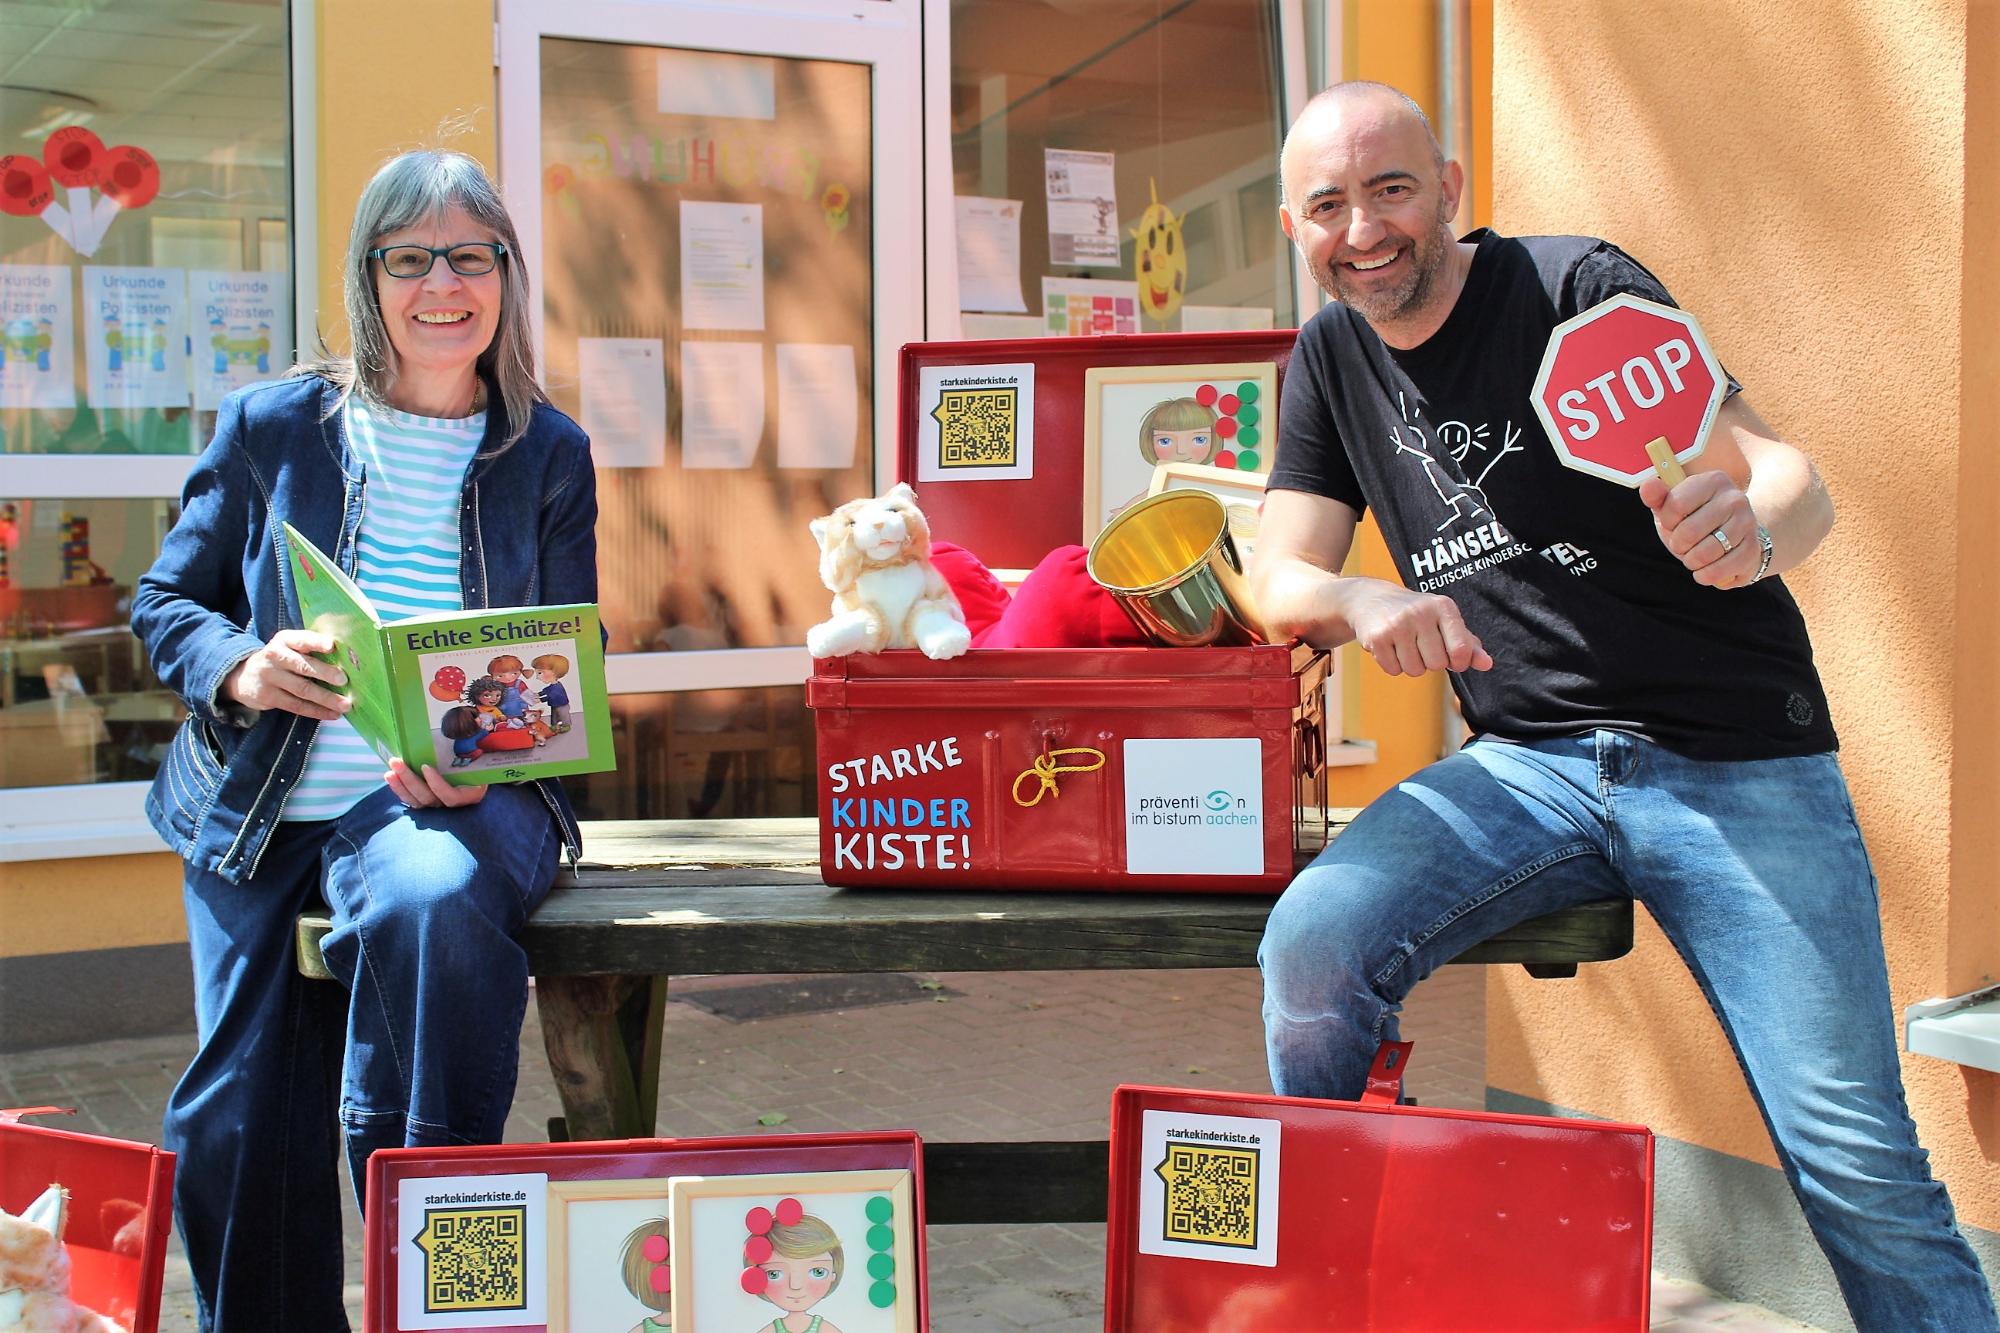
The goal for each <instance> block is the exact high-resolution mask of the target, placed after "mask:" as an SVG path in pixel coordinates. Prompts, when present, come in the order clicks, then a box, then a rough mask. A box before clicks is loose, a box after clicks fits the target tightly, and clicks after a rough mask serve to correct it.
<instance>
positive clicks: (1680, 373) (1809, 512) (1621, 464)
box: [1534, 295, 1833, 588]
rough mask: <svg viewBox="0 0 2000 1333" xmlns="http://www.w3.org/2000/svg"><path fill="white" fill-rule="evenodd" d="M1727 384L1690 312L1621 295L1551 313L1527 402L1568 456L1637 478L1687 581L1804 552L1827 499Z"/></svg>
mask: <svg viewBox="0 0 2000 1333" xmlns="http://www.w3.org/2000/svg"><path fill="white" fill-rule="evenodd" d="M1725 392H1726V382H1725V379H1724V376H1723V374H1722V369H1721V366H1720V365H1719V364H1718V363H1717V361H1716V359H1715V355H1714V353H1713V352H1712V351H1710V350H1709V347H1708V342H1707V340H1706V339H1705V338H1704V337H1703V336H1702V333H1701V328H1700V326H1699V325H1698V324H1696V323H1695V321H1694V319H1693V317H1692V316H1690V315H1688V314H1686V313H1685V312H1683V311H1680V310H1677V309H1674V308H1673V307H1672V306H1667V305H1661V304H1659V303H1657V302H1653V301H1648V300H1644V299H1642V298H1640V297H1636V296H1630V295H1620V296H1616V297H1613V298H1612V299H1611V300H1609V301H1605V302H1603V303H1602V304H1600V305H1598V306H1595V307H1593V308H1591V309H1589V310H1586V311H1584V312H1583V313H1582V314H1580V315H1578V316H1576V317H1575V318H1574V319H1571V320H1568V321H1566V322H1565V323H1563V324H1561V325H1559V326H1557V328H1556V330H1555V332H1554V333H1553V334H1552V335H1551V336H1550V338H1549V347H1548V351H1547V353H1546V354H1545V355H1544V357H1543V359H1542V369H1541V373H1540V375H1539V376H1538V377H1537V378H1536V382H1535V392H1534V406H1535V411H1536V413H1537V414H1538V415H1539V416H1540V417H1541V419H1542V424H1543V426H1544V427H1545V428H1546V429H1547V431H1548V434H1549V439H1550V441H1551V443H1553V444H1554V446H1555V448H1556V452H1557V454H1558V455H1559V456H1560V457H1561V458H1562V461H1563V462H1564V464H1565V465H1567V466H1569V467H1572V468H1575V469H1576V470H1578V471H1581V472H1587V473H1589V474H1591V475H1592V476H1598V477H1603V478H1604V479H1605V480H1607V481H1615V482H1618V483H1619V484H1621V485H1626V486H1634V487H1637V488H1638V491H1639V499H1640V501H1641V502H1642V503H1643V504H1645V506H1646V507H1647V508H1648V509H1650V510H1651V511H1652V513H1653V523H1654V527H1655V529H1656V530H1657V531H1658V533H1659V535H1660V541H1661V542H1662V543H1663V544H1664V545H1665V546H1666V548H1667V550H1668V551H1670V552H1672V553H1673V555H1674V558H1675V559H1677V560H1679V561H1680V562H1681V563H1682V564H1683V565H1685V566H1686V567H1687V569H1688V570H1689V572H1690V573H1692V574H1693V575H1694V579H1695V582H1697V583H1700V584H1703V585H1705V586H1708V587H1715V588H1740V587H1744V586H1747V585H1748V584H1750V583H1753V582H1755V581H1756V580H1757V579H1759V578H1762V577H1764V576H1766V575H1769V574H1773V573H1777V572H1779V571H1781V570H1783V569H1786V568H1789V567H1790V566H1791V565H1792V564H1795V563H1797V561H1799V560H1801V559H1803V558H1804V557H1805V556H1806V555H1807V554H1809V553H1810V552H1811V551H1812V550H1813V548H1814V547H1815V546H1817V545H1818V544H1819V542H1820V540H1821V539H1822V538H1824V537H1825V535H1826V533H1827V532H1828V531H1829V530H1830V529H1831V527H1832V525H1833V509H1832V505H1831V503H1830V502H1829V501H1828V500H1827V497H1826V492H1825V489H1824V488H1823V487H1822V486H1821V485H1820V484H1819V479H1818V477H1817V475H1816V474H1815V473H1814V472H1813V469H1812V465H1811V464H1810V462H1808V461H1807V460H1806V458H1805V456H1804V455H1803V454H1801V453H1800V452H1799V451H1798V450H1796V449H1794V448H1793V447H1791V446H1790V445H1788V444H1785V443H1784V442H1782V441H1781V440H1779V439H1778V437H1777V435H1776V433H1775V432H1773V431H1772V430H1771V428H1770V427H1769V426H1768V425H1766V424H1765V423H1764V421H1763V419H1762V418H1761V417H1759V416H1758V415H1757V413H1756V412H1755V411H1754V410H1753V409H1752V408H1751V407H1750V405H1749V404H1748V403H1746V402H1745V401H1744V400H1743V396H1742V395H1741V394H1740V393H1739V394H1736V395H1734V396H1733V397H1729V398H1728V399H1727V401H1724V396H1725ZM1684 462H1686V463H1692V464H1693V465H1694V467H1695V471H1694V472H1693V473H1692V474H1690V473H1688V472H1685V471H1683V469H1682V466H1681V465H1682V463H1684Z"/></svg>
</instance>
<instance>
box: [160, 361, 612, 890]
mask: <svg viewBox="0 0 2000 1333" xmlns="http://www.w3.org/2000/svg"><path fill="white" fill-rule="evenodd" d="M336 393H337V390H336V389H335V388H334V386H333V385H331V384H329V383H328V382H326V381H325V380H323V379H321V378H319V377H318V376H314V375H304V376H298V377H295V378H292V379H285V380H278V381H275V382H272V383H268V384H256V385H252V386H250V387H249V388H246V389H244V390H242V391H241V392H238V393H234V394H231V395H230V396H229V397H228V398H227V399H225V400H224V401H223V404H222V411H221V414H220V415H219V416H218V418H217V420H216V426H215V438H214V439H213V440H212V441H210V442H209V446H208V448H207V450H205V451H204V452H203V454H202V456H201V459H200V460H199V461H198V462H197V463H196V464H195V467H194V471H193V472H192V473H191V474H190V475H189V477H188V480H187V486H186V488H185V489H184V491H183V492H182V496H181V517H180V521H179V522H178V523H176V524H175V525H174V528H173V531H172V532H170V533H168V534H167V539H166V542H165V544H164V545H163V546H162V547H161V548H160V558H159V560H158V561H157V562H156V563H155V564H154V565H153V567H152V569H150V570H148V571H147V573H146V575H145V577H143V578H141V579H140V580H139V588H138V592H137V593H136V594H135V595H134V597H133V600H132V629H133V632H134V633H136V634H137V635H138V636H139V638H140V640H141V642H143V643H144V645H145V648H146V654H147V656H148V657H149V658H150V659H151V661H152V664H153V669H154V670H155V671H156V672H158V673H159V677H160V679H161V680H162V681H163V682H165V684H166V685H167V687H168V688H169V689H171V690H173V691H174V693H176V694H178V695H179V696H180V697H181V699H182V700H183V701H185V702H186V704H187V707H188V717H187V720H186V722H184V723H183V724H182V725H181V728H180V730H179V731H177V732H176V733H175V734H174V739H173V743H172V744H171V745H170V746H169V747H168V749H167V755H166V758H165V760H164V761H163V762H162V763H161V765H160V771H159V775H158V776H157V777H155V778H154V780H153V786H152V790H151V791H150V792H149V793H148V794H147V797H146V814H147V817H148V818H149V819H150V820H151V821H152V824H153V827H154V829H156V830H157V831H158V832H159V834H160V836H161V837H163V838H165V839H166V840H167V843H168V845H170V846H171V847H173V849H174V850H175V851H177V852H179V853H180V854H181V856H182V857H183V858H185V859H187V860H188V861H190V862H192V863H194V864H196V865H198V866H200V867H201V868H202V869H204V870H210V871H213V872H214V873H216V874H218V875H221V876H222V877H223V878H225V879H228V880H230V881H232V882H239V881H241V880H244V879H248V878H249V877H251V876H252V875H254V874H255V873H256V870H257V863H258V860H259V859H260V858H261V857H262V855H263V852H264V848H265V846H266V845H267V844H268V843H269V842H270V840H271V835H272V833H273V832H275V831H276V829H277V825H278V815H279V812H280V811H281V810H282V809H283V808H284V804H285V798H286V797H287V796H289V795H290V794H291V791H292V789H293V788H294V787H295V786H297V784H298V780H299V775H300V774H301V773H302V772H303V771H304V770H305V763H306V752H307V751H308V750H309V749H310V748H311V747H312V742H313V737H314V735H315V734H316V733H317V732H318V730H319V723H317V722H315V721H313V720H311V719H309V718H303V717H299V716H298V715H296V714H293V713H286V712H281V711H278V710H272V711H269V712H264V713H256V712H253V711H252V710H250V709H246V708H244V707H242V706H241V705H240V704H235V703H232V702H230V701H228V700H225V699H223V698H221V697H220V694H219V691H220V690H221V688H222V682H223V680H224V678H225V677H227V676H228V675H229V673H230V672H231V671H232V670H234V669H235V667H236V665H237V664H238V663H240V662H242V661H243V660H244V659H245V658H247V657H249V656H250V654H251V653H253V652H255V651H257V649H259V648H260V647H262V646H263V645H264V643H265V642H266V641H267V640H269V639H270V637H271V636H272V635H273V634H275V633H276V632H277V631H279V630H281V629H298V628H301V626H300V624H299V618H298V611H297V606H298V602H297V598H296V597H295V596H294V594H293V589H292V581H291V574H290V566H289V564H288V562H287V560H286V552H285V546H284V535H283V530H282V529H281V528H280V527H279V524H280V523H281V522H285V523H290V524H291V525H292V526H293V527H295V528H297V529H298V530H299V531H300V532H302V533H304V534H305V535H306V536H307V537H308V538H310V539H311V540H312V542H313V543H314V544H315V545H316V546H318V547H319V548H320V549H321V550H323V551H326V552H327V553H328V554H329V555H331V556H332V557H333V559H334V560H335V561H336V562H337V563H338V564H339V565H340V567H341V568H342V569H343V570H346V571H347V572H348V573H349V574H352V573H353V572H354V566H355V560H356V545H357V535H358V534H359V532H360V529H361V521H362V516H363V514H364V513H365V512H366V510H367V500H368V478H367V476H366V471H365V469H364V468H363V466H362V464H361V462H360V460H359V459H357V458H356V457H355V455H354V454H353V452H352V451H351V450H350V449H349V448H348V443H347V437H346V432H345V430H344V428H343V426H342V423H341V414H340V413H338V412H334V411H333V410H332V409H333V405H334V401H335V395H336ZM488 398H489V401H491V403H492V404H493V406H492V408H490V409H489V410H488V412H487V420H486V435H485V438H484V440H483V441H482V442H481V444H480V449H479V453H478V455H477V456H476V457H475V458H474V459H473V461H472V464H471V466H470V467H469V468H468V469H467V470H466V479H465V488H464V491H463V492H462V494H461V499H460V504H459V535H460V538H461V547H460V554H459V585H460V588H461V590H462V592H463V594H464V597H465V605H466V606H467V607H468V608H469V609H479V608H482V607H489V606H534V605H546V604H554V603H561V602H594V601H596V600H597V535H596V524H597V482H596V474H595V473H594V472H593V471H592V469H591V463H590V448H589V442H588V440H586V439H585V437H584V434H583V432H582V431H581V430H580V429H578V428H577V426H576V423H574V422H572V421H571V420H570V419H569V418H567V417H565V416H564V415H563V414H562V413H561V412H558V411H557V410H556V409H555V408H553V407H550V406H548V405H546V404H537V405H536V407H535V409H534V417H533V419H532V420H531V421H530V422H529V425H528V430H527V433H526V434H524V435H523V436H521V438H520V439H518V440H516V441H515V442H514V444H513V445H512V446H511V447H509V448H506V449H504V450H502V449H500V447H499V446H500V441H501V440H502V438H504V433H503V427H504V422H505V414H504V412H503V411H502V410H501V409H500V396H499V394H497V393H489V394H488ZM535 785H536V786H537V787H538V788H539V789H540V791H541V795H542V799H543V800H545V801H547V802H548V805H549V810H550V812H551V813H552V814H553V816H554V817H555V820H556V825H557V827H558V828H559V829H561V831H562V837H563V844H564V846H565V847H567V848H568V850H569V853H570V856H571V858H572V859H574V858H576V857H578V856H580V855H581V854H582V846H581V842H580V839H579V835H578V832H577V827H576V816H575V815H574V813H572V811H571V810H570V806H569V801H568V799H567V798H566V797H565V796H564V795H563V791H562V787H561V785H560V784H558V783H557V782H556V781H554V780H553V779H544V780H542V781H539V782H537V783H536V784H535Z"/></svg>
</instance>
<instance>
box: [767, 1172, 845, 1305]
mask: <svg viewBox="0 0 2000 1333" xmlns="http://www.w3.org/2000/svg"><path fill="white" fill-rule="evenodd" d="M743 1224H744V1227H745V1228H746V1229H747V1230H748V1231H749V1233H750V1234H749V1236H748V1237H747V1238H746V1239H745V1240H744V1242H743V1260H744V1265H745V1267H744V1269H743V1289H744V1290H745V1291H747V1292H749V1293H750V1294H751V1295H753V1296H761V1297H762V1298H763V1299H765V1300H767V1301H769V1302H771V1304H773V1305H775V1306H777V1307H778V1308H779V1309H780V1310H782V1311H784V1313H783V1314H781V1315H779V1316H778V1317H777V1318H776V1319H773V1320H772V1321H771V1322H770V1323H768V1324H759V1325H758V1326H757V1328H756V1329H755V1330H754V1333H840V1326H839V1325H837V1324H833V1323H829V1322H827V1320H826V1319H825V1318H824V1317H823V1316H821V1315H816V1314H813V1313H812V1308H813V1307H814V1306H815V1305H818V1304H819V1303H820V1302H821V1301H823V1300H825V1299H826V1298H827V1296H828V1294H829V1293H831V1292H832V1291H833V1289H834V1288H835V1287H837V1286H839V1285H840V1275H841V1270H842V1269H843V1268H844V1267H845V1259H844V1258H843V1256H842V1254H841V1249H840V1237H839V1236H838V1235H837V1234H835V1232H834V1230H833V1228H832V1227H830V1226H828V1225H827V1224H826V1223H825V1222H822V1221H821V1220H820V1219H819V1218H817V1217H814V1216H813V1215H812V1214H810V1213H808V1212H806V1210H805V1206H804V1205H803V1204H801V1203H800V1202H799V1201H798V1200H797V1199H780V1200H778V1205H777V1207H776V1208H752V1209H751V1210H750V1211H749V1213H748V1214H747V1215H745V1217H744V1219H743Z"/></svg>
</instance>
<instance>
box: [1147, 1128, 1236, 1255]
mask: <svg viewBox="0 0 2000 1333" xmlns="http://www.w3.org/2000/svg"><path fill="white" fill-rule="evenodd" d="M1259 1165H1260V1163H1259V1154H1258V1150H1257V1149H1255V1148H1224V1147H1214V1146H1210V1145H1206V1144H1191V1143H1174V1144H1169V1145H1168V1147H1167V1156H1166V1160H1165V1161H1163V1162H1161V1163H1160V1164H1159V1165H1158V1166H1157V1167H1155V1168H1154V1171H1155V1172H1156V1173H1157V1174H1158V1175H1159V1177H1160V1179H1161V1180H1163V1181H1165V1182H1166V1185H1167V1199H1166V1213H1165V1235H1164V1239H1167V1240H1176V1241H1184V1242H1188V1243H1192V1244H1197V1245H1228V1246H1234V1247H1236V1248H1239V1249H1246V1250H1254V1249H1256V1248H1257V1172H1258V1168H1259Z"/></svg>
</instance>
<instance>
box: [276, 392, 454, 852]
mask: <svg viewBox="0 0 2000 1333" xmlns="http://www.w3.org/2000/svg"><path fill="white" fill-rule="evenodd" d="M342 411H343V413H344V416H343V424H344V425H345V426H346V428H347V440H348V447H349V448H351V449H352V450H353V451H354V455H355V457H356V458H358V459H359V460H360V461H361V465H362V466H363V467H364V468H365V469H366V470H367V477H368V507H367V509H366V510H365V511H364V513H363V514H362V518H361V532H360V534H359V552H358V558H357V562H356V565H355V570H354V581H355V582H356V583H358V584H359V585H361V591H363V592H365V593H367V594H368V600H369V601H371V602H373V603H374V604H375V610H376V613H377V614H379V615H380V616H381V617H382V619H383V621H384V622H385V623H386V622H388V621H391V620H402V619H404V618H405V617H407V616H414V615H421V614H423V613H424V612H427V611H457V610H460V609H462V608H463V607H464V605H465V601H464V594H463V593H462V592H461V590H460V588H459V581H458V533H459V524H458V502H459V496H460V494H461V493H462V491H463V490H464V487H465V469H466V467H467V466H468V465H469V464H470V463H471V462H472V456H473V455H474V454H475V453H477V452H478V451H479V442H480V440H481V439H482V438H483V437H484V436H485V433H486V414H485V413H483V412H481V413H478V414H475V415H473V416H469V417H464V418H460V419H455V420H446V419H443V418H438V417H417V416H411V415H410V414H409V413H407V412H397V411H392V410H390V409H387V408H380V407H372V406H370V405H369V404H367V403H364V402H363V401H362V400H361V397H360V395H359V394H354V395H350V396H349V397H348V399H347V405H346V406H345V407H344V408H343V409H342ZM384 771H385V768H384V765H383V762H382V759H381V757H380V756H379V755H377V754H376V753H375V751H374V749H373V748H372V747H371V746H370V745H369V744H368V742H367V741H365V740H363V739H361V733H359V732H357V731H356V730H355V729H354V728H353V726H352V725H350V724H349V723H348V721H347V720H346V719H345V718H338V719H336V720H334V721H332V722H322V723H320V725H319V735H318V736H317V737H316V738H315V739H314V741H313V747H312V753H311V754H310V755H308V756H307V758H306V769H305V772H304V773H303V774H301V775H300V777H299V785H298V787H297V788H296V789H295V790H294V791H293V792H292V796H291V799H290V800H288V801H287V802H285V813H284V818H286V819H296V820H304V819H336V818H338V817H339V816H341V815H343V814H346V813H347V811H348V810H349V808H351V807H352V806H353V805H354V803H355V802H356V801H359V800H360V799H361V798H362V797H364V796H366V795H368V793H370V792H371V791H373V790H375V788H377V787H379V786H381V785H382V774H383V772H384Z"/></svg>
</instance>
